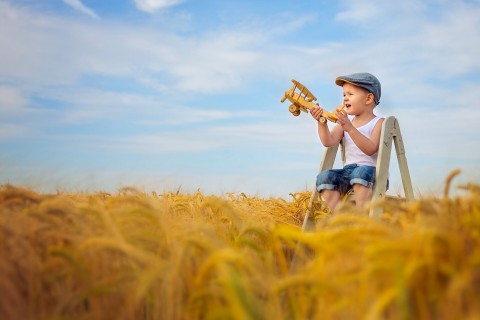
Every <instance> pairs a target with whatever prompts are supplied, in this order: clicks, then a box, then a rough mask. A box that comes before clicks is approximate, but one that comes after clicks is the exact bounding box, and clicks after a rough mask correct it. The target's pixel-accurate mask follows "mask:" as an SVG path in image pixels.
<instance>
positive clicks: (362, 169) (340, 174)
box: [317, 164, 388, 194]
mask: <svg viewBox="0 0 480 320" xmlns="http://www.w3.org/2000/svg"><path fill="white" fill-rule="evenodd" d="M356 183H358V184H361V185H364V186H365V187H367V188H372V187H373V184H374V183H375V167H371V166H359V165H356V164H349V165H346V166H345V167H343V169H331V170H325V171H322V172H320V173H319V174H318V176H317V191H318V192H320V191H322V190H324V189H327V190H338V191H339V192H340V193H341V194H346V193H347V192H348V191H349V190H350V189H351V188H352V186H353V185H354V184H356ZM387 189H388V182H387Z"/></svg>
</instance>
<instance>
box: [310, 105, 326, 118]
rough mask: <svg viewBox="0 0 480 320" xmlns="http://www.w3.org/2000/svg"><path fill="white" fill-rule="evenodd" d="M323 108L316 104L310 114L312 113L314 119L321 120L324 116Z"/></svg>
mask: <svg viewBox="0 0 480 320" xmlns="http://www.w3.org/2000/svg"><path fill="white" fill-rule="evenodd" d="M322 113H323V109H322V108H321V107H320V106H316V107H313V108H311V109H310V114H311V115H312V117H313V119H315V120H317V121H320V118H321V117H322Z"/></svg>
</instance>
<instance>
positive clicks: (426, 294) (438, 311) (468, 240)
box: [0, 181, 480, 319]
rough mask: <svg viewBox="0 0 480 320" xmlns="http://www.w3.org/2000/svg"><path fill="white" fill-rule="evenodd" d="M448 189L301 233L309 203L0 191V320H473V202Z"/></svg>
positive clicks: (478, 220) (478, 247) (478, 309)
mask: <svg viewBox="0 0 480 320" xmlns="http://www.w3.org/2000/svg"><path fill="white" fill-rule="evenodd" d="M449 184H450V181H448V182H447V186H446V190H445V196H444V197H437V198H422V199H418V200H417V201H416V202H414V203H408V204H407V203H396V204H395V203H393V204H385V211H384V214H383V215H382V216H381V218H380V219H372V218H369V217H368V215H367V214H366V213H364V212H360V211H357V210H354V209H352V208H349V207H348V206H346V207H345V210H343V211H341V212H338V213H336V214H334V215H332V216H327V217H323V218H321V219H319V220H318V222H317V226H316V231H315V232H309V233H306V232H302V231H301V223H302V220H303V217H304V214H305V210H306V207H307V204H308V200H309V197H310V194H309V193H308V192H300V193H293V194H292V195H291V198H290V199H287V200H285V199H281V198H269V199H265V198H259V197H252V196H247V195H245V194H224V195H206V194H202V193H201V192H197V193H195V194H182V193H175V192H174V193H163V194H156V193H146V192H143V191H139V190H136V189H134V188H131V189H122V190H119V191H118V193H116V194H107V193H95V194H80V193H77V194H54V195H47V194H39V193H36V192H34V191H32V190H25V189H22V188H19V187H15V186H10V185H4V186H2V187H0V255H1V259H0V292H1V299H0V319H479V318H480V302H479V301H480V188H479V186H478V185H473V184H472V185H464V186H456V185H455V186H454V185H453V184H452V186H451V188H455V189H456V190H459V192H456V193H455V194H456V195H455V196H449V195H448V194H449V188H450V187H449ZM457 194H459V195H457ZM293 260H294V262H295V263H292V261H293Z"/></svg>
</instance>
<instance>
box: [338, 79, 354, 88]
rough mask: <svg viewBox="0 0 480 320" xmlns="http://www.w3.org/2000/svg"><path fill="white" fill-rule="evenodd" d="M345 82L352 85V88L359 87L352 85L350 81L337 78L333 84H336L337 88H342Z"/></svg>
mask: <svg viewBox="0 0 480 320" xmlns="http://www.w3.org/2000/svg"><path fill="white" fill-rule="evenodd" d="M345 82H346V83H350V84H353V85H354V86H357V87H358V86H359V85H358V84H356V83H353V82H351V81H348V80H345V79H342V78H337V79H335V84H336V85H337V86H340V87H343V85H344V84H345Z"/></svg>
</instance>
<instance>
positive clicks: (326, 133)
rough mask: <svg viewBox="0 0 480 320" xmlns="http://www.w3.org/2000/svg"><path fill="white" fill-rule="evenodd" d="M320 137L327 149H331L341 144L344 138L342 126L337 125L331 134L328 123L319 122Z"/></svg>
mask: <svg viewBox="0 0 480 320" xmlns="http://www.w3.org/2000/svg"><path fill="white" fill-rule="evenodd" d="M318 136H319V137H320V141H322V144H323V145H324V146H325V147H331V146H334V145H336V144H337V143H339V142H340V140H342V138H343V128H342V126H340V125H338V124H337V125H335V126H334V127H333V129H332V131H331V132H330V130H329V129H328V125H327V122H326V121H325V122H321V121H318Z"/></svg>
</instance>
